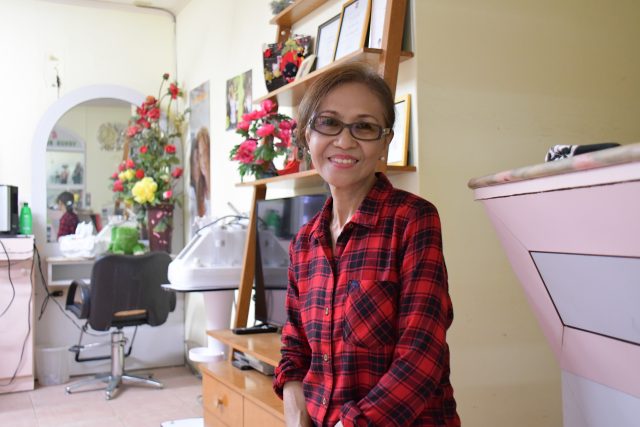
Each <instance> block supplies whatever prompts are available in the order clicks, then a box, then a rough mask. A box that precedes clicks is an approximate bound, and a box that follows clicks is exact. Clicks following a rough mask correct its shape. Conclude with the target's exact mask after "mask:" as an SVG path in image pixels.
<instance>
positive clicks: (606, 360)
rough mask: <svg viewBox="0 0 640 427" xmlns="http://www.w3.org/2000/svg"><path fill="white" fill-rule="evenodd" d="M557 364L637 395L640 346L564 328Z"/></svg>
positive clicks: (639, 380) (639, 386) (567, 369)
mask: <svg viewBox="0 0 640 427" xmlns="http://www.w3.org/2000/svg"><path fill="white" fill-rule="evenodd" d="M560 366H561V368H562V369H564V370H565V371H568V372H571V373H574V374H576V375H580V376H582V377H585V378H588V379H590V380H592V381H596V382H598V383H600V384H604V385H606V386H608V387H611V388H614V389H616V390H620V391H623V392H625V393H628V394H631V395H633V396H636V397H639V398H640V346H637V345H634V344H629V343H626V342H623V341H619V340H615V339H611V338H605V337H602V336H599V335H596V334H592V333H589V332H584V331H579V330H577V329H571V328H566V329H565V333H564V342H563V345H562V356H561V359H560Z"/></svg>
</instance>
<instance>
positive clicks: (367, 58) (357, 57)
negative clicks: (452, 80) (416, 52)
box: [254, 3, 413, 107]
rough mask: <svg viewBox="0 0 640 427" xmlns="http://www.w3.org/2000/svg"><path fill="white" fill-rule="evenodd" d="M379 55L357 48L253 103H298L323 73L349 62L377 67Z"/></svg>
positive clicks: (405, 55)
mask: <svg viewBox="0 0 640 427" xmlns="http://www.w3.org/2000/svg"><path fill="white" fill-rule="evenodd" d="M294 4H295V3H294ZM381 57H382V49H372V48H368V47H365V48H361V49H358V50H357V51H355V52H352V53H350V54H349V55H347V56H345V57H343V58H340V59H339V60H337V61H334V62H332V63H331V64H329V65H326V66H324V67H322V68H320V69H319V70H315V71H313V72H311V73H309V74H307V75H306V76H304V77H302V78H301V79H299V80H295V81H293V82H291V83H289V84H286V85H284V86H282V87H280V88H278V89H276V90H274V91H273V92H269V93H268V94H266V95H265V96H262V97H260V98H258V99H256V100H255V101H254V104H259V103H261V102H262V101H264V100H266V99H270V98H276V99H277V103H278V105H280V106H287V107H292V106H294V105H298V104H299V103H300V101H301V100H302V97H303V96H304V94H305V92H306V91H307V89H308V88H309V86H311V84H312V83H313V82H314V81H315V80H316V79H317V78H318V77H320V76H321V75H322V74H323V73H325V72H327V71H329V70H331V69H332V68H335V67H337V66H339V65H342V64H346V63H349V62H366V63H367V64H369V65H371V66H373V67H374V68H377V67H378V65H379V63H380V58H381ZM409 58H413V52H401V53H400V62H402V61H405V60H407V59H409Z"/></svg>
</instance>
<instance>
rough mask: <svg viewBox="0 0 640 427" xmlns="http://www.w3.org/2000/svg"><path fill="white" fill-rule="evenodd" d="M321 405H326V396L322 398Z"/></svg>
mask: <svg viewBox="0 0 640 427" xmlns="http://www.w3.org/2000/svg"><path fill="white" fill-rule="evenodd" d="M322 406H327V398H326V397H323V398H322Z"/></svg>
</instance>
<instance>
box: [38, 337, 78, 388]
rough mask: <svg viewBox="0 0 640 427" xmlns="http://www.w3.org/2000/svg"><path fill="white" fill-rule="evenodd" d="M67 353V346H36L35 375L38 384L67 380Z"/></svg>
mask: <svg viewBox="0 0 640 427" xmlns="http://www.w3.org/2000/svg"><path fill="white" fill-rule="evenodd" d="M69 354H70V353H69V350H68V349H67V347H45V346H39V347H36V375H37V377H38V382H39V383H40V385H56V384H64V383H66V382H68V381H69Z"/></svg>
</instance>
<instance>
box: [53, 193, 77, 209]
mask: <svg viewBox="0 0 640 427" xmlns="http://www.w3.org/2000/svg"><path fill="white" fill-rule="evenodd" d="M56 200H57V201H58V202H62V204H63V205H64V207H65V209H67V212H73V201H74V200H75V198H74V197H73V193H70V192H68V191H63V192H62V193H60V194H59V195H58V198H57V199H56Z"/></svg>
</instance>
